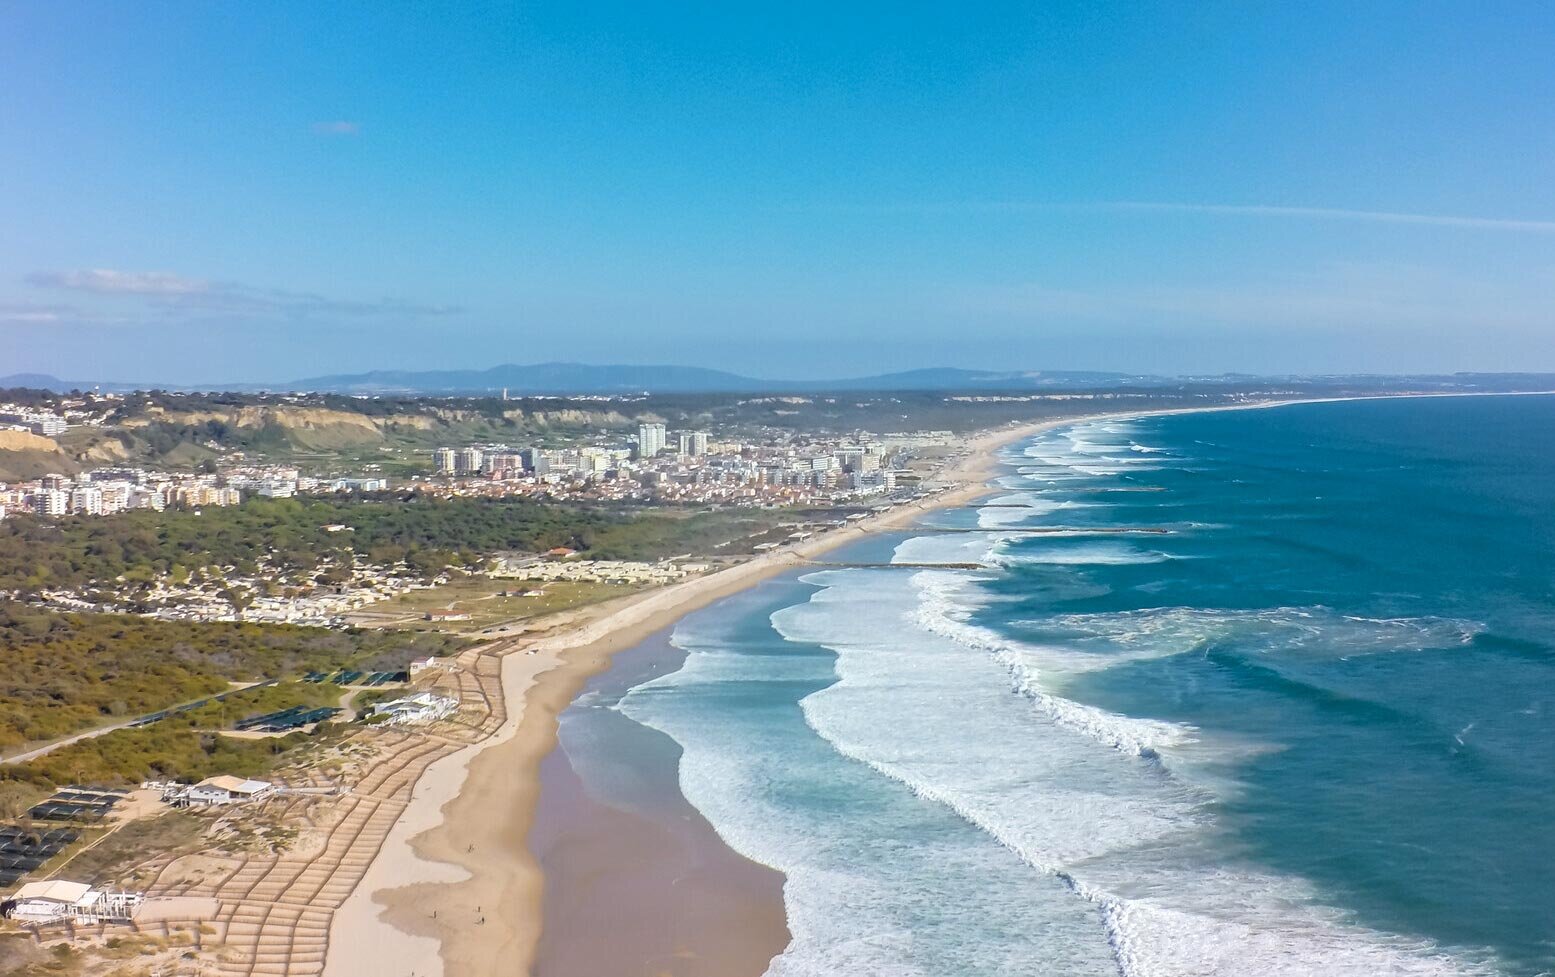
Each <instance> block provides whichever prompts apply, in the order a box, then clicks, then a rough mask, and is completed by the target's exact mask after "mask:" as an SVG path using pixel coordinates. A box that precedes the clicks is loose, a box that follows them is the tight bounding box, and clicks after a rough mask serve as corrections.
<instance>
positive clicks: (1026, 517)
mask: <svg viewBox="0 0 1555 977" xmlns="http://www.w3.org/2000/svg"><path fill="white" fill-rule="evenodd" d="M1099 505H1100V504H1099V503H1091V502H1076V501H1074V500H1073V499H1052V498H1045V497H1043V496H1041V495H1038V494H1036V493H1034V492H1015V493H1012V494H1010V495H1001V496H999V497H998V498H994V499H989V500H988V502H987V503H985V504H984V505H983V506H982V507H980V508H979V509H978V510H977V524H978V525H979V526H982V527H983V528H984V529H998V528H1000V527H1003V526H1014V525H1019V524H1021V523H1025V522H1030V521H1032V520H1037V519H1042V518H1043V517H1046V516H1050V515H1052V514H1053V513H1055V512H1061V511H1065V510H1070V509H1094V508H1098V506H1099Z"/></svg>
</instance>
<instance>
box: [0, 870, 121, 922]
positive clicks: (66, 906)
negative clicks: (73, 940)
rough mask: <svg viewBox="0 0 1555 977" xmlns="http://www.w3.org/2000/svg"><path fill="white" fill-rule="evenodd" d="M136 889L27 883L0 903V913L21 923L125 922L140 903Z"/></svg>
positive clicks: (59, 882) (58, 882)
mask: <svg viewBox="0 0 1555 977" xmlns="http://www.w3.org/2000/svg"><path fill="white" fill-rule="evenodd" d="M141 900H142V896H141V894H140V893H138V892H118V891H115V890H113V889H96V888H93V887H92V886H90V885H88V884H87V883H85V882H71V881H68V880H66V879H51V880H49V881H47V882H28V883H27V884H26V885H24V886H22V887H21V888H20V889H18V890H17V891H16V895H15V896H14V897H13V898H11V899H9V900H7V901H6V902H5V903H4V904H3V905H0V915H3V916H5V917H7V918H9V919H14V920H16V921H18V922H23V923H57V922H64V921H66V920H70V921H72V922H77V923H123V922H129V920H130V919H131V918H133V917H134V915H135V910H136V909H137V908H139V906H140V904H141Z"/></svg>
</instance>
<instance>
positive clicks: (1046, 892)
mask: <svg viewBox="0 0 1555 977" xmlns="http://www.w3.org/2000/svg"><path fill="white" fill-rule="evenodd" d="M1002 460H1003V462H1004V469H1003V474H1002V475H1001V476H1000V477H999V478H998V480H997V482H996V486H997V491H996V492H995V494H994V495H992V496H990V497H989V498H988V499H987V500H985V503H984V504H982V505H979V506H978V507H974V508H967V509H960V510H947V511H943V512H940V513H937V514H936V515H935V516H933V517H932V523H931V524H930V525H926V526H925V527H923V528H922V529H920V530H917V531H910V532H906V533H902V534H899V535H889V536H881V537H877V538H875V539H872V540H870V541H868V542H866V543H863V544H859V545H857V546H855V547H852V548H850V549H848V550H843V551H839V552H838V554H836V555H835V556H834V557H833V559H836V560H837V561H839V562H844V563H854V564H864V565H859V566H846V567H838V568H835V569H825V570H820V571H818V572H808V573H803V574H796V575H792V576H790V577H788V578H778V579H775V580H772V581H768V582H767V583H765V584H762V585H761V586H758V587H756V588H753V589H751V590H749V591H747V592H745V593H742V594H739V595H737V596H735V597H733V598H730V599H727V600H724V601H721V602H719V603H718V604H715V605H713V606H711V607H709V608H706V609H704V610H702V611H699V612H697V613H695V614H692V615H690V616H688V617H687V618H685V619H683V620H682V621H681V623H680V624H679V625H678V626H677V627H676V629H675V630H674V632H673V635H672V641H673V643H674V644H675V646H676V647H678V648H679V649H681V650H682V651H683V652H685V660H684V663H683V664H682V665H681V666H680V667H679V668H678V669H677V670H674V671H673V672H670V673H668V674H655V675H653V676H651V677H646V678H645V680H643V681H641V682H640V683H639V684H636V685H635V686H634V687H632V688H631V689H630V690H629V691H627V692H626V693H625V694H624V695H623V696H620V697H619V699H618V700H617V699H616V698H615V697H612V700H611V702H612V706H611V708H613V709H615V710H618V711H619V713H620V714H621V715H622V716H624V717H626V718H628V719H630V720H632V721H634V722H636V723H639V724H641V725H643V726H647V727H651V728H652V729H654V730H657V731H659V732H661V733H662V734H664V735H665V736H667V737H669V738H670V739H671V740H673V741H674V744H676V745H678V747H679V749H680V750H681V756H680V762H679V775H678V776H679V783H680V788H681V792H682V793H683V794H684V796H685V798H686V800H687V801H689V802H690V804H691V805H693V806H694V807H695V808H696V810H697V811H698V812H699V813H700V815H701V816H702V817H703V818H705V819H706V821H707V822H708V823H709V824H710V825H711V826H712V828H713V829H714V830H715V831H716V832H717V833H718V835H719V836H720V837H721V838H722V839H723V840H724V841H725V842H726V843H727V844H728V845H729V846H730V847H732V848H733V849H735V850H736V851H738V852H739V853H741V854H743V855H745V856H746V857H747V858H749V859H752V860H754V861H757V862H760V863H763V864H765V865H768V866H771V867H773V868H775V869H777V870H779V871H781V872H782V873H784V875H785V877H786V881H785V882H784V887H783V899H784V905H785V909H786V911H787V915H788V922H789V929H790V931H791V933H792V936H793V941H792V943H791V944H790V946H789V947H788V949H787V950H786V951H785V952H784V953H782V954H781V955H780V956H778V957H777V958H776V959H774V960H773V961H772V964H771V969H770V970H769V973H771V974H773V975H779V977H799V975H803V977H810V975H815V977H819V975H835V974H849V975H882V977H884V975H889V977H907V975H924V977H944V975H947V974H955V975H966V977H971V975H1009V974H1042V975H1099V974H1110V975H1117V974H1123V975H1130V977H1132V975H1152V977H1154V975H1163V977H1164V975H1173V977H1176V975H1238V977H1239V975H1256V977H1277V975H1297V974H1300V975H1324V977H1337V975H1357V977H1359V975H1378V974H1398V975H1454V974H1505V975H1518V977H1531V975H1537V974H1545V973H1550V972H1552V971H1555V833H1552V831H1551V827H1550V825H1551V819H1552V816H1555V397H1543V396H1539V397H1485V398H1436V399H1431V398H1422V399H1400V400H1386V401H1362V402H1348V403H1331V404H1302V405H1292V406H1285V407H1279V408H1273V409H1253V410H1238V411H1223V412H1206V413H1199V414H1183V415H1171V416H1160V417H1148V418H1136V419H1126V420H1117V419H1114V420H1101V421H1093V422H1080V423H1076V424H1073V425H1070V426H1069V427H1066V428H1062V429H1057V430H1053V431H1050V432H1047V433H1044V434H1042V435H1040V436H1038V437H1037V438H1036V439H1034V440H1032V441H1030V442H1027V443H1024V444H1019V445H1015V446H1012V447H1011V448H1010V449H1008V450H1007V451H1006V452H1005V453H1004V455H1003V459H1002ZM889 562H895V563H910V564H914V566H912V567H889V566H880V565H879V564H882V563H889ZM952 563H954V564H964V563H971V564H981V565H982V566H983V569H963V568H944V569H940V568H935V567H933V566H932V564H952ZM924 564H929V565H930V566H927V567H925V566H923V565H924Z"/></svg>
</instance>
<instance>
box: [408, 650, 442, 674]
mask: <svg viewBox="0 0 1555 977" xmlns="http://www.w3.org/2000/svg"><path fill="white" fill-rule="evenodd" d="M447 665H448V659H446V658H434V657H432V656H431V655H428V656H427V657H425V658H417V659H416V660H415V661H412V662H411V663H410V677H411V678H415V677H416V676H417V675H420V674H421V673H422V672H430V671H432V670H434V669H439V668H446V667H447Z"/></svg>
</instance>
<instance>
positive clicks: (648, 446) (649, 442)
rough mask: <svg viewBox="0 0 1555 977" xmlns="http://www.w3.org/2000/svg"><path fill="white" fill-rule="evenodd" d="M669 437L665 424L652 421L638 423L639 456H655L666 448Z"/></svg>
mask: <svg viewBox="0 0 1555 977" xmlns="http://www.w3.org/2000/svg"><path fill="white" fill-rule="evenodd" d="M668 438H669V434H668V432H667V431H666V430H665V428H664V425H663V424H659V423H657V422H650V423H647V424H639V425H637V457H639V458H654V457H657V456H658V454H659V452H661V451H663V450H664V446H665V444H666V442H667V440H668Z"/></svg>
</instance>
